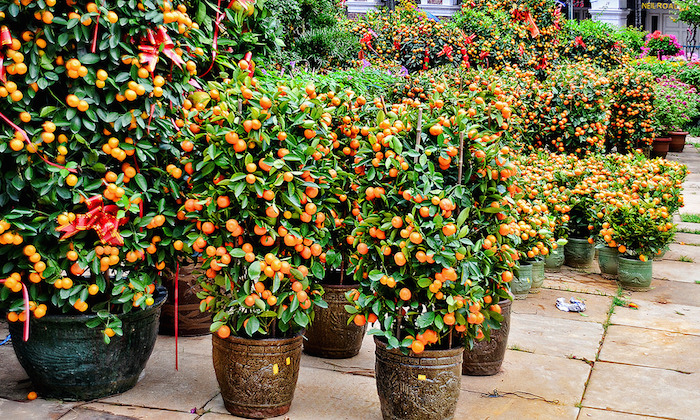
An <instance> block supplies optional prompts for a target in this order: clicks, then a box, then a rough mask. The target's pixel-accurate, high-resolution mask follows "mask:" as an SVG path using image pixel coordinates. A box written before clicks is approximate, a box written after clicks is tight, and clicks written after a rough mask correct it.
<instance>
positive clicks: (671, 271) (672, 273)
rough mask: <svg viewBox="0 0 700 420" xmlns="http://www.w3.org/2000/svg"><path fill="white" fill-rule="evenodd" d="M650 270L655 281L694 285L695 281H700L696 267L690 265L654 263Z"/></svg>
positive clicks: (665, 262) (666, 262)
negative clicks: (661, 280) (663, 280)
mask: <svg viewBox="0 0 700 420" xmlns="http://www.w3.org/2000/svg"><path fill="white" fill-rule="evenodd" d="M698 262H700V260H699V261H698ZM651 269H652V276H653V278H655V279H665V280H673V281H679V282H683V283H695V280H700V273H698V266H697V265H695V264H692V263H687V262H682V261H668V260H661V261H654V263H653V265H652V268H651ZM652 286H653V285H652Z"/></svg>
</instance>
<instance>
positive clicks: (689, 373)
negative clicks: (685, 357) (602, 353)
mask: <svg viewBox="0 0 700 420" xmlns="http://www.w3.org/2000/svg"><path fill="white" fill-rule="evenodd" d="M598 361H599V362H604V363H610V364H613V365H622V366H634V367H643V368H647V369H658V370H667V371H669V372H676V373H682V374H683V375H692V374H693V373H694V372H686V371H684V370H679V369H671V368H662V367H658V366H649V365H640V364H638V363H624V362H615V361H613V360H603V359H599V360H598Z"/></svg>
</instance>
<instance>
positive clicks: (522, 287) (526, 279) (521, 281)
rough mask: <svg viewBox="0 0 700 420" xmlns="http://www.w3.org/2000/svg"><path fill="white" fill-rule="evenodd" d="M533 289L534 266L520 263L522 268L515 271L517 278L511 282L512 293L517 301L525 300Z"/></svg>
mask: <svg viewBox="0 0 700 420" xmlns="http://www.w3.org/2000/svg"><path fill="white" fill-rule="evenodd" d="M531 287H532V264H528V263H523V262H521V263H520V268H519V269H517V270H515V276H514V277H513V280H511V281H510V291H511V293H513V296H514V297H515V299H525V298H526V297H527V295H528V293H530V288H531Z"/></svg>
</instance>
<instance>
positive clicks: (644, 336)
mask: <svg viewBox="0 0 700 420" xmlns="http://www.w3.org/2000/svg"><path fill="white" fill-rule="evenodd" d="M697 348H700V337H698V336H696V335H686V334H678V333H672V332H668V331H659V330H650V329H647V328H637V327H626V326H623V325H611V326H610V327H608V331H607V333H606V336H605V342H604V343H603V347H602V348H601V351H600V355H599V360H601V361H604V362H614V363H624V364H630V365H639V366H647V367H654V368H660V369H670V370H676V371H680V372H687V373H700V358H698V357H688V356H689V355H688V351H689V350H690V349H697ZM660 350H661V351H660Z"/></svg>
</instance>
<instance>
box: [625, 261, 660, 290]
mask: <svg viewBox="0 0 700 420" xmlns="http://www.w3.org/2000/svg"><path fill="white" fill-rule="evenodd" d="M651 266H652V260H646V261H641V260H639V259H631V258H626V257H620V261H619V265H618V267H617V281H618V282H619V283H620V286H622V288H623V289H627V290H649V286H651Z"/></svg>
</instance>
